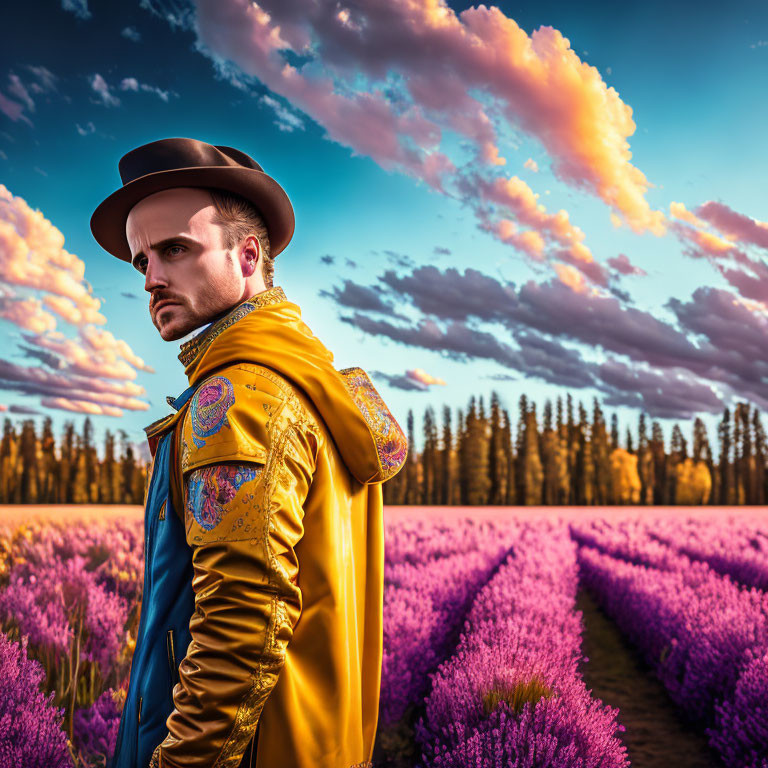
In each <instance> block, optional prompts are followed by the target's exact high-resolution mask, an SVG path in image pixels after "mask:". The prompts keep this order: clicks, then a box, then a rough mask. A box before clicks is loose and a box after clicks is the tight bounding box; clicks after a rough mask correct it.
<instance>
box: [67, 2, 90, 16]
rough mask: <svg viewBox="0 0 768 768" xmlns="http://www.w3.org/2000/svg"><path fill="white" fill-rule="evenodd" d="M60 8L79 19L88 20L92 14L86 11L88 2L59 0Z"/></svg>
mask: <svg viewBox="0 0 768 768" xmlns="http://www.w3.org/2000/svg"><path fill="white" fill-rule="evenodd" d="M61 7H62V8H63V9H64V10H65V11H69V12H70V13H74V14H75V16H77V17H78V18H79V19H84V20H86V19H90V18H91V16H92V14H91V12H90V11H89V10H88V0H61Z"/></svg>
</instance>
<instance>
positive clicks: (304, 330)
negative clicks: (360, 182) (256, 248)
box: [179, 286, 408, 483]
mask: <svg viewBox="0 0 768 768" xmlns="http://www.w3.org/2000/svg"><path fill="white" fill-rule="evenodd" d="M181 349H182V351H181V354H180V355H179V359H180V360H181V361H182V363H183V364H184V366H185V369H184V372H185V374H186V375H187V378H188V380H189V383H190V385H194V384H197V383H198V382H200V381H201V380H202V379H203V378H205V377H207V376H208V375H210V374H211V373H213V372H214V371H216V370H218V369H220V368H222V367H224V366H227V365H231V364H233V363H237V362H249V363H257V364H260V365H264V366H267V367H268V368H271V369H273V370H274V371H276V372H277V373H279V374H280V375H281V376H283V377H284V378H285V379H287V380H288V381H290V382H291V383H292V384H294V385H295V386H297V387H299V388H300V389H302V390H303V391H304V393H305V394H306V395H307V396H308V397H309V398H310V399H311V400H312V402H313V403H314V405H315V407H316V408H317V410H318V411H319V413H320V415H321V417H322V418H323V421H324V422H325V424H326V426H327V427H328V429H329V431H330V433H331V435H332V437H333V440H334V442H335V443H336V446H337V447H338V449H339V453H340V454H341V457H342V459H343V460H344V463H345V464H346V465H347V467H348V469H349V471H350V472H351V473H352V475H353V476H354V477H355V478H356V479H357V480H358V481H359V482H361V483H376V482H382V481H383V480H387V479H389V478H390V477H392V476H394V475H395V474H396V473H397V472H398V471H399V470H400V468H401V467H402V465H403V464H404V463H405V458H406V455H407V449H408V443H407V439H406V437H405V435H404V433H403V431H402V429H401V428H400V425H399V424H398V423H397V421H396V420H395V418H394V417H393V416H392V414H391V413H390V411H389V408H388V407H387V405H386V404H385V403H384V401H383V399H382V398H381V396H380V395H379V393H378V392H377V391H376V389H375V388H374V386H373V383H372V382H371V380H370V378H369V377H368V374H367V373H366V372H365V371H364V370H363V369H362V368H358V367H355V368H346V369H343V370H341V371H338V370H336V369H335V368H334V367H333V353H332V352H331V351H330V350H329V349H327V347H326V346H325V345H324V344H323V343H322V342H321V341H320V339H318V338H317V337H316V336H315V335H314V334H313V333H312V331H311V330H310V328H309V327H308V326H307V325H306V324H305V323H304V321H303V320H302V319H301V309H300V308H299V306H298V305H297V304H294V303H293V302H291V301H288V300H287V299H286V298H285V294H284V292H283V290H282V288H281V287H280V286H273V287H272V288H269V289H267V290H266V291H263V292H262V293H259V294H256V295H255V296H253V297H251V298H250V299H248V300H247V301H244V302H242V303H241V304H239V305H238V306H236V307H235V308H234V309H232V310H231V311H230V312H228V313H227V314H226V315H224V316H223V317H221V318H219V319H218V320H216V321H215V322H214V323H212V325H211V326H209V327H208V328H207V329H206V330H205V331H203V332H202V333H201V334H199V335H198V336H196V337H195V338H193V339H192V340H191V341H189V342H187V343H186V344H184V345H182V348H181Z"/></svg>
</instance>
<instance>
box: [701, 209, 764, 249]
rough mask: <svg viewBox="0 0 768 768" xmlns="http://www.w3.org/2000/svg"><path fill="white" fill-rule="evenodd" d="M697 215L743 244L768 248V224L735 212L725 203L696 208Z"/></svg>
mask: <svg viewBox="0 0 768 768" xmlns="http://www.w3.org/2000/svg"><path fill="white" fill-rule="evenodd" d="M696 214H697V215H698V216H699V217H700V218H702V219H704V220H705V221H707V222H709V223H710V224H712V225H713V226H715V227H717V229H719V230H720V232H722V233H723V234H724V235H726V236H730V237H733V238H734V239H735V240H738V241H739V242H742V243H751V244H752V245H757V246H758V247H760V248H768V222H765V221H758V220H757V219H753V218H751V217H750V216H746V215H744V214H743V213H739V212H738V211H734V210H733V208H729V207H728V206H727V205H725V204H724V203H718V202H714V201H711V200H710V201H708V202H706V203H702V204H701V205H700V206H698V207H697V208H696Z"/></svg>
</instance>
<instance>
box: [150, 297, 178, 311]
mask: <svg viewBox="0 0 768 768" xmlns="http://www.w3.org/2000/svg"><path fill="white" fill-rule="evenodd" d="M178 303H179V302H178V301H174V300H173V299H160V301H158V302H156V303H155V306H154V310H155V313H157V312H158V311H159V310H161V309H162V308H163V307H165V306H170V305H171V304H178Z"/></svg>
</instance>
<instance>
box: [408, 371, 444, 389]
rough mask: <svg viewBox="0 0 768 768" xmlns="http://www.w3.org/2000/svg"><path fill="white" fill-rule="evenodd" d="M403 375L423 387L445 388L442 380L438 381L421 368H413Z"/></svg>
mask: <svg viewBox="0 0 768 768" xmlns="http://www.w3.org/2000/svg"><path fill="white" fill-rule="evenodd" d="M405 375H406V376H407V377H408V378H409V379H411V380H412V381H416V382H418V383H419V384H423V385H424V386H425V387H431V386H437V385H439V386H442V387H444V386H445V381H443V379H438V378H437V377H435V376H432V374H429V373H427V372H426V371H425V370H424V369H423V368H413V369H412V370H408V371H406V372H405Z"/></svg>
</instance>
